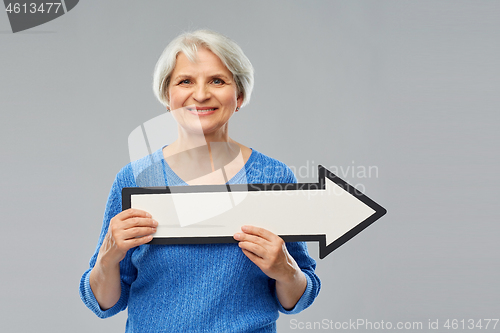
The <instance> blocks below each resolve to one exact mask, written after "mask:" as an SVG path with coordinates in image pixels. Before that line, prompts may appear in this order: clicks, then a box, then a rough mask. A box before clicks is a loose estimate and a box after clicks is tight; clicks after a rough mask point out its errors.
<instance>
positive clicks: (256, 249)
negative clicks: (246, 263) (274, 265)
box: [238, 242, 267, 259]
mask: <svg viewBox="0 0 500 333" xmlns="http://www.w3.org/2000/svg"><path fill="white" fill-rule="evenodd" d="M238 246H239V247H240V248H241V249H242V250H246V251H249V252H252V253H253V254H254V255H256V256H258V257H259V258H262V259H264V258H265V257H266V253H267V251H266V249H265V248H264V247H262V246H261V245H258V244H255V243H250V242H239V243H238Z"/></svg>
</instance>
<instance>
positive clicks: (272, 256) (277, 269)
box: [234, 226, 307, 310]
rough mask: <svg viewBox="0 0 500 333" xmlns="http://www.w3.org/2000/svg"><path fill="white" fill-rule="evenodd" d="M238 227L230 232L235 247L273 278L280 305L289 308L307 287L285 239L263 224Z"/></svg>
mask: <svg viewBox="0 0 500 333" xmlns="http://www.w3.org/2000/svg"><path fill="white" fill-rule="evenodd" d="M241 230H242V233H236V234H235V235H234V239H236V240H238V241H239V247H240V248H241V249H242V250H243V253H244V254H245V255H246V256H247V257H248V258H249V259H250V260H251V261H252V262H253V263H254V264H256V265H257V266H258V267H259V268H260V269H261V270H262V272H264V274H266V275H267V276H269V277H270V278H271V279H274V280H276V296H277V297H278V300H279V302H280V303H281V305H282V306H283V308H284V309H285V310H291V309H293V308H294V307H295V305H296V304H297V302H298V301H299V299H300V298H301V297H302V295H303V294H304V291H305V290H306V288H307V278H306V276H305V274H304V273H303V272H302V270H301V269H300V267H299V265H298V264H297V262H296V261H295V259H294V258H293V257H292V256H291V255H290V254H289V253H288V250H287V247H286V245H285V242H284V241H283V239H281V238H280V237H279V236H277V235H275V234H273V233H272V232H270V231H268V230H266V229H263V228H258V227H253V226H243V227H242V228H241Z"/></svg>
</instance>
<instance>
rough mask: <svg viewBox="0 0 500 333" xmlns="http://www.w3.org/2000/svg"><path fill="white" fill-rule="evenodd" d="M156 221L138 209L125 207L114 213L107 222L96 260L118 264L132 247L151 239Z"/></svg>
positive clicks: (156, 224)
mask: <svg viewBox="0 0 500 333" xmlns="http://www.w3.org/2000/svg"><path fill="white" fill-rule="evenodd" d="M157 226H158V222H156V221H155V220H153V219H152V217H151V215H150V214H149V213H147V212H145V211H143V210H140V209H133V208H130V209H127V210H124V211H123V212H120V213H118V214H116V215H115V217H113V218H112V219H111V221H110V222H109V228H108V233H107V234H106V237H105V238H104V241H103V243H102V245H101V249H100V250H99V255H98V261H99V259H101V260H106V262H108V263H109V264H118V263H119V262H120V261H122V260H123V258H125V255H126V254H127V251H128V250H130V249H131V248H133V247H136V246H139V245H143V244H146V243H147V242H149V241H151V240H152V239H153V236H152V234H154V233H155V232H156V227H157Z"/></svg>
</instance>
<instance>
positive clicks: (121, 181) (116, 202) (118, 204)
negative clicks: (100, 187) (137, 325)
mask: <svg viewBox="0 0 500 333" xmlns="http://www.w3.org/2000/svg"><path fill="white" fill-rule="evenodd" d="M127 171H128V170H127V169H126V168H124V169H122V170H121V171H120V172H119V173H118V175H117V176H116V178H115V181H114V182H113V186H112V187H111V191H110V193H109V197H108V202H107V204H106V209H105V212H104V219H103V223H102V228H101V233H100V235H99V240H98V243H97V246H96V249H95V252H94V255H93V256H92V258H90V264H89V269H88V270H87V271H85V273H83V276H82V278H81V280H80V298H81V299H82V301H83V303H85V305H86V306H87V307H88V308H89V309H90V310H92V311H93V312H94V313H95V314H96V315H97V316H98V317H99V318H107V317H111V316H113V315H115V314H117V313H118V312H120V311H122V310H125V308H126V307H127V303H128V296H129V291H130V285H131V284H132V282H133V281H134V280H135V279H136V277H137V270H136V269H135V267H134V266H133V265H132V262H131V255H132V252H133V249H130V250H129V251H128V252H127V254H126V256H125V258H124V259H123V260H122V261H121V262H120V279H121V281H120V283H121V295H120V299H119V300H118V302H117V303H116V304H115V305H114V306H113V307H111V308H109V309H107V310H102V309H101V307H100V306H99V303H98V302H97V300H96V298H95V296H94V293H93V292H92V289H91V288H90V281H89V277H90V272H91V271H92V268H94V265H95V263H96V260H97V255H98V253H99V249H100V248H101V245H102V243H103V241H104V237H105V236H106V234H107V233H108V227H109V222H110V220H111V218H113V217H114V216H115V215H116V214H118V213H120V212H121V210H122V196H121V190H122V188H123V187H127V186H131V185H129V184H127V178H128V177H127Z"/></svg>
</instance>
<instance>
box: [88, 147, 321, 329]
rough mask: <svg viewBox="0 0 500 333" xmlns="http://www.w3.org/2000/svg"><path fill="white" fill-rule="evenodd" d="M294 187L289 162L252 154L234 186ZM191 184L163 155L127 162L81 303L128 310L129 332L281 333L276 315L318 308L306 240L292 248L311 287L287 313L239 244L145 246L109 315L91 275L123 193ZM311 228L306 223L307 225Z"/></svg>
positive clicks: (131, 258)
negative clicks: (93, 287)
mask: <svg viewBox="0 0 500 333" xmlns="http://www.w3.org/2000/svg"><path fill="white" fill-rule="evenodd" d="M244 181H245V182H248V183H255V184H257V183H295V182H296V178H295V176H294V175H293V173H292V172H291V170H290V169H289V168H288V167H287V166H286V165H285V164H283V163H281V162H279V161H277V160H275V159H273V158H270V157H268V156H266V155H264V154H261V153H259V152H257V151H256V150H252V154H251V155H250V158H249V159H248V161H247V163H246V164H245V167H244V169H242V170H240V172H238V173H237V174H236V175H235V176H234V177H233V178H232V179H231V180H230V181H229V182H228V183H229V184H238V183H242V182H244ZM166 184H167V185H170V186H174V185H187V184H186V183H185V182H183V181H182V180H181V179H180V178H179V177H178V176H177V175H176V174H175V173H174V172H173V171H172V169H170V167H169V166H168V164H167V163H166V162H165V160H164V159H163V154H162V150H161V149H159V150H158V151H156V152H154V153H153V154H152V155H150V156H147V157H145V158H143V159H140V160H138V161H135V162H132V163H129V164H128V165H127V166H125V167H124V168H123V169H122V170H120V172H119V173H118V174H117V176H116V179H115V181H114V183H113V186H112V188H111V192H110V194H109V198H108V202H107V205H106V210H105V213H104V221H103V225H102V230H101V234H100V236H99V241H98V244H97V247H96V249H95V253H94V255H93V256H92V258H91V259H90V268H89V269H88V270H87V271H86V272H85V273H84V274H83V276H82V279H81V282H80V297H81V298H82V300H83V302H84V303H85V305H86V306H87V307H88V308H89V309H91V310H92V311H93V312H94V313H95V314H96V315H97V316H99V317H100V318H106V317H110V316H113V315H115V314H116V313H118V312H120V311H122V310H124V309H125V308H127V306H128V319H127V324H126V330H125V331H126V332H276V320H277V319H278V316H279V314H278V311H280V312H282V313H286V314H294V313H298V312H300V311H302V310H304V309H305V308H307V307H308V306H310V305H311V304H312V302H313V301H314V299H315V298H316V296H317V295H318V292H319V289H320V280H319V278H318V277H317V275H316V274H315V273H314V269H315V267H316V262H315V261H314V259H312V258H311V257H310V256H309V254H308V252H307V247H306V244H305V243H303V242H297V243H287V248H288V251H289V253H290V254H291V255H292V256H293V257H294V258H295V260H296V261H297V264H298V265H299V267H300V268H301V270H302V271H303V272H304V274H305V276H306V278H307V288H306V290H305V292H304V294H303V295H302V297H301V298H300V300H299V301H298V303H297V304H296V305H295V307H294V308H293V309H291V310H289V311H287V310H285V309H284V308H283V307H282V306H281V304H280V303H279V301H278V298H277V296H276V290H275V281H274V280H272V279H270V278H269V277H267V276H266V275H265V274H264V273H263V272H262V271H261V270H260V269H259V268H258V267H257V266H256V265H255V264H254V263H252V262H251V261H250V260H249V259H248V258H247V257H246V256H245V255H244V254H243V252H242V251H241V249H240V248H239V247H238V245H237V244H235V243H232V244H203V245H148V244H146V245H141V246H139V247H136V248H133V249H130V250H129V251H128V252H127V255H126V257H125V258H124V259H123V260H122V261H121V262H120V275H121V296H120V299H119V300H118V302H117V303H116V304H115V305H114V306H113V307H112V308H110V309H107V310H105V311H103V310H102V309H101V308H100V307H99V304H98V303H97V300H96V299H95V297H94V294H93V293H92V290H91V288H90V284H89V275H90V271H91V269H92V268H93V267H94V265H95V262H96V259H97V254H98V252H99V249H100V247H101V244H102V242H103V239H104V236H105V235H106V233H107V232H108V226H109V221H110V220H111V218H112V217H114V216H115V215H116V214H118V213H119V212H120V211H121V210H122V204H121V190H122V188H123V187H137V186H144V187H145V186H165V185H166ZM305 222H306V221H305Z"/></svg>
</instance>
